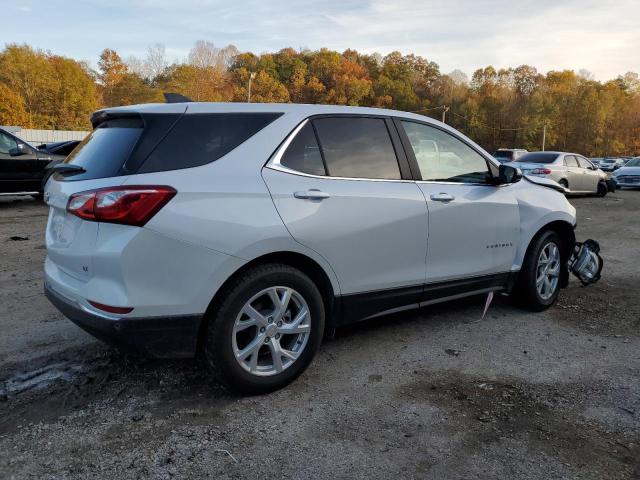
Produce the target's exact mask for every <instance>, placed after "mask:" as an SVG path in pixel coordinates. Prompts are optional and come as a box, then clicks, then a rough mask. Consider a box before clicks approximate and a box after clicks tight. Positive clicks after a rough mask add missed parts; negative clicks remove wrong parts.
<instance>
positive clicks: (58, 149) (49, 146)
mask: <svg viewBox="0 0 640 480" xmlns="http://www.w3.org/2000/svg"><path fill="white" fill-rule="evenodd" d="M79 144H80V140H65V141H62V142H52V143H43V144H42V145H38V150H41V151H45V152H49V153H55V154H56V155H64V156H65V157H66V156H67V155H69V154H70V153H71V152H73V149H74V148H76V147H77V146H78V145H79Z"/></svg>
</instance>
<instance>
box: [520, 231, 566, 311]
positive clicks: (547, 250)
mask: <svg viewBox="0 0 640 480" xmlns="http://www.w3.org/2000/svg"><path fill="white" fill-rule="evenodd" d="M561 252H562V241H561V239H560V236H559V235H558V234H557V233H556V232H555V231H553V230H547V231H546V232H543V233H542V234H540V235H538V237H537V238H535V239H534V240H533V242H532V244H531V246H530V248H529V251H528V252H527V256H526V258H525V260H524V264H523V266H522V270H521V271H520V275H519V278H518V285H517V287H516V288H517V291H516V294H517V296H518V297H519V299H520V301H521V303H522V304H523V306H524V307H526V308H528V309H530V310H533V311H541V310H544V309H546V308H548V307H550V306H551V305H553V303H554V302H555V301H556V299H557V298H558V293H559V292H560V274H561V271H562V262H563V258H562V253H561Z"/></svg>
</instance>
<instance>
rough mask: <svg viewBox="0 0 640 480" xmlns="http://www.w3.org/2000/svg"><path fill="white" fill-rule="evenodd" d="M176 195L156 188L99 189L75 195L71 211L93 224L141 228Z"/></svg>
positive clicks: (71, 199)
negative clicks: (113, 224)
mask: <svg viewBox="0 0 640 480" xmlns="http://www.w3.org/2000/svg"><path fill="white" fill-rule="evenodd" d="M176 193H177V192H176V190H175V189H174V188H171V187H167V186H156V185H135V186H128V185H126V186H124V185H123V186H120V187H108V188H99V189H97V190H90V191H87V192H80V193H76V194H74V195H71V197H70V198H69V202H68V203H67V211H68V212H69V213H72V214H73V215H76V216H78V217H80V218H82V219H84V220H89V221H93V222H107V223H120V224H123V225H133V226H137V227H141V226H143V225H144V224H145V223H147V222H148V221H149V220H151V218H152V217H153V216H154V215H155V214H156V213H158V212H159V211H160V209H161V208H162V207H164V206H165V205H166V204H167V202H169V200H171V199H172V198H173V197H174V196H175V194H176Z"/></svg>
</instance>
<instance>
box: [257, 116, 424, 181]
mask: <svg viewBox="0 0 640 480" xmlns="http://www.w3.org/2000/svg"><path fill="white" fill-rule="evenodd" d="M308 122H309V119H308V118H305V119H304V120H303V121H302V122H301V123H300V124H299V125H298V126H297V127H296V128H294V129H293V131H292V132H291V133H290V134H289V135H288V136H287V138H286V139H285V141H284V142H283V143H282V145H280V147H279V148H278V150H276V153H275V155H274V156H273V157H272V158H271V160H269V161H268V162H267V164H266V165H265V167H266V168H270V169H271V170H278V171H280V172H285V173H290V174H292V175H299V176H301V177H309V178H317V179H323V180H355V181H359V182H363V181H364V182H394V183H415V180H405V179H402V178H399V179H390V178H362V177H334V176H330V175H313V174H311V173H304V172H300V171H298V170H294V169H292V168H289V167H286V166H284V165H282V163H281V160H282V156H283V155H284V152H285V151H286V150H287V148H288V147H289V145H290V144H291V142H292V141H293V139H294V138H295V137H296V135H298V133H300V130H302V129H303V128H304V126H305V125H306V124H307V123H308Z"/></svg>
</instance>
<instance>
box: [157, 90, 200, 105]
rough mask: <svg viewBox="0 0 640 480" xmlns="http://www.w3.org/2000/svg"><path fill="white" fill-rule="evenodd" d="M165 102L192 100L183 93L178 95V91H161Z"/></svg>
mask: <svg viewBox="0 0 640 480" xmlns="http://www.w3.org/2000/svg"><path fill="white" fill-rule="evenodd" d="M163 95H164V101H165V103H183V102H193V100H191V99H190V98H189V97H185V96H184V95H180V94H179V93H168V92H165V93H163Z"/></svg>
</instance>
